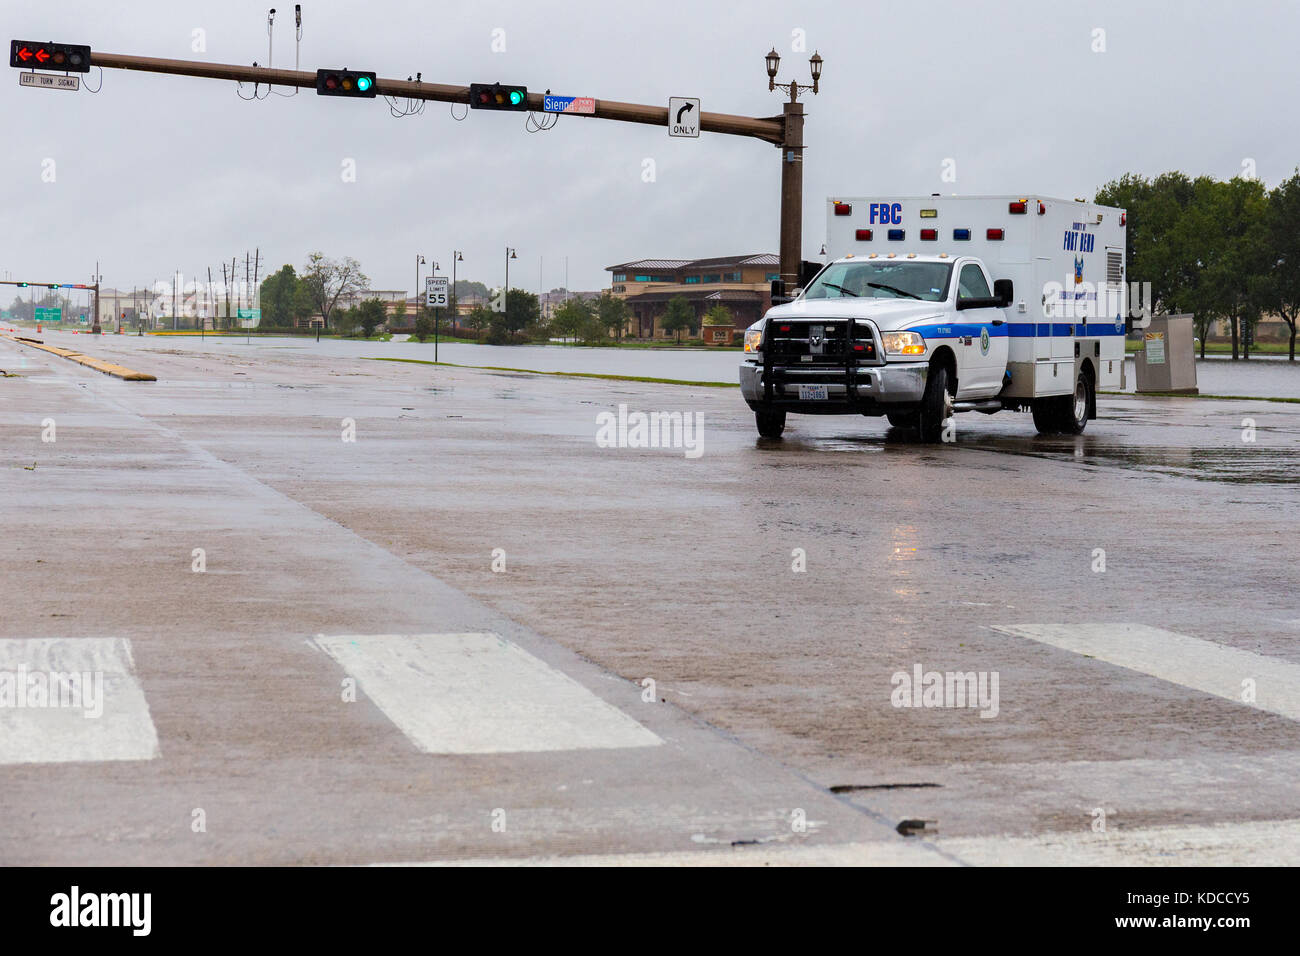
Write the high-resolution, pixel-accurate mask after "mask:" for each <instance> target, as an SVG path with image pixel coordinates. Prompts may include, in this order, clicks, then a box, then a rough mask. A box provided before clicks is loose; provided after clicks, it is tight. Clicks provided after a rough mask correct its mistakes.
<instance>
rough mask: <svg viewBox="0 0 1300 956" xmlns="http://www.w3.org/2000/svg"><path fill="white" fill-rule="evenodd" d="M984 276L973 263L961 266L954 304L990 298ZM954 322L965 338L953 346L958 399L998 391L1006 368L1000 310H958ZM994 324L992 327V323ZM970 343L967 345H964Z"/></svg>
mask: <svg viewBox="0 0 1300 956" xmlns="http://www.w3.org/2000/svg"><path fill="white" fill-rule="evenodd" d="M992 295H993V290H992V289H991V288H989V281H988V277H987V276H985V274H984V269H983V268H982V267H981V266H980V264H979V263H977V262H967V263H965V264H964V265H963V266H962V267H961V272H960V273H959V274H958V279H957V301H958V302H960V301H961V300H962V299H987V298H990V297H992ZM959 316H960V317H959V318H958V320H957V321H958V323H959V324H960V325H961V326H962V327H963V330H964V332H965V336H964V338H963V339H962V344H960V345H958V346H957V347H956V351H957V363H958V372H957V377H958V385H959V388H960V391H959V396H960V397H962V398H981V397H987V396H991V395H996V394H997V393H998V392H999V391H1001V390H1002V376H1003V372H1005V371H1006V367H1007V345H1008V339H1007V324H1006V315H1005V313H1004V312H1003V310H1002V309H997V308H981V309H962V310H961V312H960V313H959ZM995 322H996V323H997V324H996V325H995V324H994V323H995ZM967 342H969V343H970V344H969V345H967V344H966V343H967Z"/></svg>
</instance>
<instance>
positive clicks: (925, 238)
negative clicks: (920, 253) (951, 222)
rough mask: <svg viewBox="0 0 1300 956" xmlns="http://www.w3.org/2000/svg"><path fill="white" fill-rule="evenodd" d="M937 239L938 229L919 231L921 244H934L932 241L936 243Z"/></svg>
mask: <svg viewBox="0 0 1300 956" xmlns="http://www.w3.org/2000/svg"><path fill="white" fill-rule="evenodd" d="M938 238H939V230H938V229H922V230H921V241H922V242H934V241H936V240H937V239H938Z"/></svg>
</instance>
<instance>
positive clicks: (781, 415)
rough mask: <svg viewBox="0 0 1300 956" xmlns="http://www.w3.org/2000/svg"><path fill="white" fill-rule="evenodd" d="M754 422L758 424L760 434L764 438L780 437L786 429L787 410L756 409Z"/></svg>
mask: <svg viewBox="0 0 1300 956" xmlns="http://www.w3.org/2000/svg"><path fill="white" fill-rule="evenodd" d="M754 422H755V424H757V425H758V434H759V435H761V436H762V437H763V438H780V437H781V433H782V432H784V431H785V412H781V411H767V412H765V411H756V412H754Z"/></svg>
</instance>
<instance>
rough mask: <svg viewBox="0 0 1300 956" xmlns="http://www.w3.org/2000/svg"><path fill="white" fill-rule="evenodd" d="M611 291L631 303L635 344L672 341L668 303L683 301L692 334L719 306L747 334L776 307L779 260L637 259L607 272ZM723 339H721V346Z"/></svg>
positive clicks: (765, 257)
mask: <svg viewBox="0 0 1300 956" xmlns="http://www.w3.org/2000/svg"><path fill="white" fill-rule="evenodd" d="M606 271H608V272H609V273H610V274H611V280H610V290H611V291H612V292H613V293H614V295H617V296H621V297H622V298H623V299H625V300H626V301H627V305H628V310H629V312H630V313H631V321H630V323H629V334H630V335H632V336H634V337H636V338H643V339H651V338H671V337H672V335H671V333H668V332H666V331H664V329H663V326H662V325H661V321H662V319H663V316H664V313H665V312H667V310H668V303H669V301H671V300H672V299H674V298H676V297H677V296H681V297H683V298H684V299H686V301H687V302H689V303H690V304H691V307H692V308H693V309H694V311H695V326H694V330H693V331H694V333H695V334H698V333H699V330H700V326H701V323H702V321H703V318H704V314H705V313H706V312H708V311H709V309H711V308H713V306H715V305H719V304H721V305H725V306H726V307H727V308H728V310H730V312H731V318H732V325H731V328H732V330H734V331H743V330H744V329H745V328H747V327H748V326H750V325H753V324H754V323H755V322H757V321H758V320H759V319H761V318H762V317H763V313H765V312H766V311H767V310H768V309H769V308H771V305H772V292H771V283H772V280H773V279H776V278H778V273H779V271H780V259H779V258H778V257H777V256H775V255H772V254H770V253H754V254H751V255H742V256H721V257H719V258H715V259H637V260H635V261H633V262H623V263H619V264H618V265H613V266H607V267H606ZM721 339H722V336H721V335H718V340H721Z"/></svg>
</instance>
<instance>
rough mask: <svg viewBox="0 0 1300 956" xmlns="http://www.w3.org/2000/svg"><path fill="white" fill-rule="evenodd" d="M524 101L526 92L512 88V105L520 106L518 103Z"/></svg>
mask: <svg viewBox="0 0 1300 956" xmlns="http://www.w3.org/2000/svg"><path fill="white" fill-rule="evenodd" d="M523 101H524V94H522V93H520V92H519V91H518V90H511V91H510V105H511V106H518V105H519V104H520V103H522V102H523Z"/></svg>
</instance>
